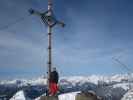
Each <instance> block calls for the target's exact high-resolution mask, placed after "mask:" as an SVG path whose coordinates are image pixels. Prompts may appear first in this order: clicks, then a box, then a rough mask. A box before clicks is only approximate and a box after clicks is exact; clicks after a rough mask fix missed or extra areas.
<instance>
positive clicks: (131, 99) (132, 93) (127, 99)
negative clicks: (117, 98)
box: [121, 89, 133, 100]
mask: <svg viewBox="0 0 133 100" xmlns="http://www.w3.org/2000/svg"><path fill="white" fill-rule="evenodd" d="M121 100H133V89H132V90H129V91H128V92H127V93H126V94H125V95H124V96H123V98H122V99H121Z"/></svg>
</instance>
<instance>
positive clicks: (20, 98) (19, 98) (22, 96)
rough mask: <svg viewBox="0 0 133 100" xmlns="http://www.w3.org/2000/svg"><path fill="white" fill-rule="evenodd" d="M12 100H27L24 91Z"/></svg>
mask: <svg viewBox="0 0 133 100" xmlns="http://www.w3.org/2000/svg"><path fill="white" fill-rule="evenodd" d="M10 100H27V99H26V97H25V94H24V91H19V92H17V93H16V94H15V95H14V96H13V97H12V98H11V99H10Z"/></svg>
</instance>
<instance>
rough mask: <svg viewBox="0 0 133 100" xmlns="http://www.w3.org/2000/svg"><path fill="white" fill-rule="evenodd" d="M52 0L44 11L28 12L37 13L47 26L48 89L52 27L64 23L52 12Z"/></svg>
mask: <svg viewBox="0 0 133 100" xmlns="http://www.w3.org/2000/svg"><path fill="white" fill-rule="evenodd" d="M52 5H53V4H52V0H48V10H47V11H45V12H39V11H36V10H34V9H30V10H29V13H30V14H32V15H33V14H34V15H38V16H39V17H40V18H41V19H42V22H43V23H44V24H45V25H46V26H48V82H47V84H48V89H49V90H50V84H49V83H50V82H49V81H50V73H51V69H52V28H53V27H54V26H55V25H60V26H61V27H64V26H65V24H64V23H63V22H61V21H58V20H57V19H56V18H55V16H54V13H53V9H52Z"/></svg>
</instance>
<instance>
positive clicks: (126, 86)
mask: <svg viewBox="0 0 133 100" xmlns="http://www.w3.org/2000/svg"><path fill="white" fill-rule="evenodd" d="M118 87H121V88H123V89H124V90H126V91H127V90H129V83H119V84H115V85H113V88H118Z"/></svg>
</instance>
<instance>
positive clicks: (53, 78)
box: [49, 68, 59, 96]
mask: <svg viewBox="0 0 133 100" xmlns="http://www.w3.org/2000/svg"><path fill="white" fill-rule="evenodd" d="M58 80H59V74H58V72H57V70H56V68H53V71H52V72H51V73H50V81H49V82H50V91H49V92H50V93H49V94H50V95H51V96H53V95H55V94H56V93H57V92H58V90H59V88H58Z"/></svg>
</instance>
